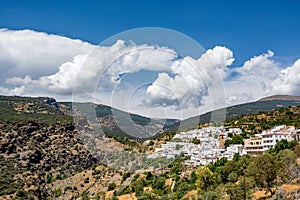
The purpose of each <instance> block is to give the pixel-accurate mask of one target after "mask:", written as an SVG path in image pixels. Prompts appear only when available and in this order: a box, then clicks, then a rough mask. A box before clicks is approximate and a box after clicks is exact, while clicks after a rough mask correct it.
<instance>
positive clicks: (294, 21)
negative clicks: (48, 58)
mask: <svg viewBox="0 0 300 200" xmlns="http://www.w3.org/2000/svg"><path fill="white" fill-rule="evenodd" d="M299 7H300V2H299V1H297V0H294V1H292V0H288V1H278V0H272V1H271V0H270V1H176V0H166V1H139V0H138V1H133V0H132V1H78V0H73V1H71V0H70V1H60V0H54V1H43V0H42V1H34V0H33V1H29V2H28V1H22V0H20V1H15V0H1V1H0V27H3V28H9V29H25V28H27V29H33V30H37V31H43V32H47V33H55V34H61V35H65V36H67V37H71V38H79V39H81V40H84V41H89V42H91V43H94V44H99V43H100V42H102V41H103V40H105V39H106V38H108V37H110V36H112V35H114V34H117V33H119V32H122V31H125V30H128V29H132V28H138V27H147V26H150V27H164V28H170V29H173V30H177V31H179V32H182V33H184V34H187V35H188V36H190V37H192V38H193V39H195V40H196V41H197V42H199V43H200V44H201V45H203V46H204V48H212V47H214V46H216V45H225V46H227V47H228V48H230V49H231V50H233V52H234V54H235V58H236V61H235V64H234V65H240V64H242V63H243V62H244V61H245V60H246V59H248V58H250V57H252V56H254V55H257V54H259V53H262V52H265V51H266V50H268V49H271V50H272V51H274V52H275V53H276V55H277V56H279V57H287V58H290V59H291V60H295V57H298V56H299V55H300V48H299V46H300V39H299V35H300V29H299V25H300V12H299ZM288 61H289V60H288Z"/></svg>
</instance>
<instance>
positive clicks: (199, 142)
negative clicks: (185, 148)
mask: <svg viewBox="0 0 300 200" xmlns="http://www.w3.org/2000/svg"><path fill="white" fill-rule="evenodd" d="M192 143H193V144H201V141H200V139H198V138H194V139H193V141H192Z"/></svg>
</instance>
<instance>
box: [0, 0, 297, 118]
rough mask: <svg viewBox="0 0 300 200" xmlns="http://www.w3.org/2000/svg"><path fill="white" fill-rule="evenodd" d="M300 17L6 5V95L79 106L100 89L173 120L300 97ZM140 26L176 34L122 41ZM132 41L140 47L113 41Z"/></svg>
mask: <svg viewBox="0 0 300 200" xmlns="http://www.w3.org/2000/svg"><path fill="white" fill-rule="evenodd" d="M299 8H300V1H297V0H288V1H276V0H272V1H258V0H257V1H256V0H252V1H240V0H239V1H221V0H220V1H176V0H172V1H171V0H165V1H158V0H157V1H155V0H154V1H141V0H139V1H133V0H132V1H77V0H72V1H71V0H68V1H67V0H65V1H61V0H60V1H58V0H52V1H42V0H40V1H34V0H32V1H21V0H19V1H15V0H0V52H1V54H0V94H5V95H27V96H28V95H29V96H53V97H55V98H57V99H58V100H69V99H70V96H72V95H73V96H74V91H73V90H74V88H77V89H78V88H79V89H81V90H80V91H79V94H80V97H79V99H81V98H83V97H84V98H87V96H89V97H92V92H93V90H92V89H94V92H95V91H97V92H96V93H97V95H95V96H96V97H95V98H94V99H92V100H95V99H96V100H97V101H98V102H99V103H103V104H108V105H112V106H115V107H118V108H120V109H123V110H128V111H131V112H135V113H138V114H142V115H146V116H154V117H174V118H186V117H189V116H192V115H196V114H199V113H203V112H206V111H209V110H213V109H216V108H220V107H224V106H228V105H234V104H239V103H244V102H249V101H255V100H257V99H260V98H262V97H265V96H269V95H273V94H287V95H299V96H300V85H299V83H300V48H299V46H300V38H299V35H300V28H299V27H300V12H299ZM143 27H160V28H167V29H170V30H167V29H159V31H158V32H157V29H154V30H153V29H137V30H138V31H137V30H134V31H129V32H126V33H122V32H123V31H127V30H130V29H136V28H143ZM149 30H150V31H149ZM172 30H173V31H172ZM174 31H175V32H174ZM176 31H177V32H176ZM120 33H121V34H120ZM116 34H117V35H116ZM114 35H115V36H114ZM169 35H172V36H170V37H169ZM112 36H114V37H113V38H111V37H112ZM108 38H110V40H107V39H108ZM128 38H129V39H131V38H133V42H135V43H132V44H131V43H128V42H127V43H126V42H125V43H123V42H122V41H119V42H116V40H117V39H128ZM75 39H76V40H75ZM103 41H106V42H105V43H104V44H105V45H106V46H107V47H104V46H103V45H101V46H100V47H99V46H97V45H99V44H101V43H102V42H103ZM144 41H145V42H144ZM153 41H156V42H157V43H152V42H153ZM154 44H157V45H158V46H156V45H154ZM199 44H200V45H202V47H204V49H203V48H202V47H201V46H199ZM183 50H184V53H182V52H183ZM181 51H182V52H181ZM128 52H129V53H128ZM120 55H122V56H120ZM201 55H202V56H201ZM93 56H94V57H97V59H96V60H93V58H94V57H93ZM118 56H119V57H118ZM180 56H181V57H180ZM200 56H201V57H200ZM111 58H118V59H116V60H113V61H114V62H113V63H110V62H109V61H110V60H109V59H111ZM107 65H109V66H110V67H109V68H106V67H107ZM101 70H102V71H101ZM78 75H81V77H79V76H78ZM95 83H97V84H98V85H97V86H95V88H93V87H94V86H93V84H94V85H95ZM76 84H77V85H76ZM80 84H82V85H80ZM82 88H84V89H85V91H86V93H84V91H83V90H82ZM87 93H88V94H87ZM125 97H128V98H127V99H126V98H125ZM85 100H91V99H85ZM124 102H127V103H124Z"/></svg>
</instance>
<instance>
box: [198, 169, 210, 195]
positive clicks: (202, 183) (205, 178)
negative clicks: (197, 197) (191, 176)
mask: <svg viewBox="0 0 300 200" xmlns="http://www.w3.org/2000/svg"><path fill="white" fill-rule="evenodd" d="M196 175H197V181H196V188H197V190H198V191H201V190H207V188H208V187H209V186H212V185H213V184H214V182H215V176H214V173H213V172H212V171H210V169H209V168H208V167H202V166H200V167H198V168H197V169H196Z"/></svg>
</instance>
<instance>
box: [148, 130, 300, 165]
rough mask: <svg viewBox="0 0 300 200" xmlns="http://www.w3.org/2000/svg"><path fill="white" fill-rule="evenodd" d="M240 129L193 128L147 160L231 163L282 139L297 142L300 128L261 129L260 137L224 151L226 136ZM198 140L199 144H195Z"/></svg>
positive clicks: (263, 151) (259, 151) (265, 148)
mask: <svg viewBox="0 0 300 200" xmlns="http://www.w3.org/2000/svg"><path fill="white" fill-rule="evenodd" d="M240 134H242V130H241V129H240V128H229V129H228V130H226V127H224V126H220V127H206V128H201V129H194V130H191V131H187V132H180V133H178V134H176V135H175V136H174V137H173V139H172V141H170V142H166V143H165V144H162V145H161V147H160V148H156V149H155V152H154V153H153V154H150V155H148V158H157V157H166V158H175V156H176V155H180V154H184V155H185V156H187V157H190V158H189V159H188V160H186V161H185V164H186V165H190V166H198V165H207V164H209V163H212V162H216V161H217V160H219V159H221V158H227V160H232V159H233V157H234V155H235V154H240V155H246V154H248V155H253V156H258V155H262V154H264V153H266V151H268V150H269V149H270V148H272V147H275V145H276V144H277V142H279V141H281V140H283V139H285V140H287V141H289V142H291V141H293V140H295V141H297V142H300V129H295V127H294V126H286V125H280V126H275V127H273V128H272V129H269V130H263V131H262V133H261V134H255V136H254V137H250V138H248V139H244V140H243V142H244V144H230V145H229V146H228V147H226V148H225V141H226V140H230V139H231V137H229V136H228V135H233V136H236V135H240ZM195 139H196V140H198V142H194V141H195Z"/></svg>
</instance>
